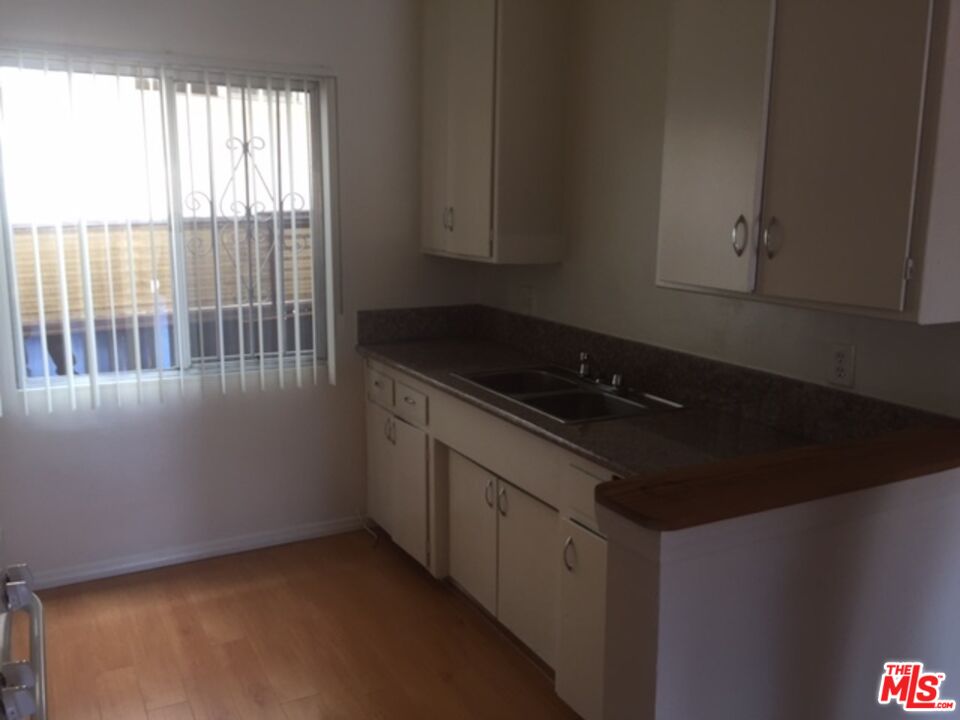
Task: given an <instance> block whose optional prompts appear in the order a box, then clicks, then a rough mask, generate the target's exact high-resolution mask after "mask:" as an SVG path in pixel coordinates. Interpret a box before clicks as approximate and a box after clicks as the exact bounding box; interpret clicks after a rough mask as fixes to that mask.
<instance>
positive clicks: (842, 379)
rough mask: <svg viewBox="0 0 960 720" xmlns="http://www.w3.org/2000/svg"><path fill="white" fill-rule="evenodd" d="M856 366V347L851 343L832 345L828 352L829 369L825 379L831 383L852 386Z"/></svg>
mask: <svg viewBox="0 0 960 720" xmlns="http://www.w3.org/2000/svg"><path fill="white" fill-rule="evenodd" d="M856 368H857V348H856V347H855V346H853V345H834V346H833V350H832V351H831V353H830V370H829V375H828V376H827V379H828V380H829V381H830V384H832V385H839V386H840V387H848V388H849V387H853V380H854V375H855V374H856Z"/></svg>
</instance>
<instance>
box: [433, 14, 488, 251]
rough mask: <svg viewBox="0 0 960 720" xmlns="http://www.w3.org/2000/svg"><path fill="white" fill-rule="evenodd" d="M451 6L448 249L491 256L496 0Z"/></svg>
mask: <svg viewBox="0 0 960 720" xmlns="http://www.w3.org/2000/svg"><path fill="white" fill-rule="evenodd" d="M443 1H444V2H446V3H448V4H449V5H450V8H449V10H448V18H449V24H448V28H449V38H448V43H447V47H448V48H449V49H450V52H449V56H448V63H449V65H448V79H449V86H448V97H449V103H450V104H449V115H448V117H449V125H450V127H449V133H450V145H449V156H448V159H449V165H448V169H447V172H448V178H449V184H450V198H451V203H450V206H451V214H450V217H449V227H450V231H451V232H450V235H451V237H450V238H449V239H448V242H447V250H448V251H449V252H451V253H455V254H457V255H467V256H472V257H485V258H486V257H490V256H491V255H492V254H493V245H492V236H491V231H492V222H493V215H492V206H491V193H492V188H493V113H494V103H493V93H494V69H495V67H496V49H497V43H496V22H497V2H496V0H443Z"/></svg>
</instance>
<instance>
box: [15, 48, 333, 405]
mask: <svg viewBox="0 0 960 720" xmlns="http://www.w3.org/2000/svg"><path fill="white" fill-rule="evenodd" d="M331 95H332V85H331V84H330V81H329V80H327V79H323V78H308V77H302V76H289V75H283V76H281V75H272V74H251V73H242V74H241V73H236V72H228V71H214V70H212V69H209V68H207V69H188V68H182V67H168V66H161V65H152V66H151V65H135V64H130V63H120V62H116V63H110V62H106V63H105V62H102V61H95V60H91V59H80V58H76V57H54V56H51V55H48V54H43V55H28V54H25V53H17V54H15V55H14V54H10V53H3V52H0V216H2V219H3V244H4V261H5V265H6V280H7V292H6V296H7V297H6V298H5V299H6V300H7V301H8V302H9V306H10V317H11V319H12V326H13V327H12V336H13V337H12V341H13V343H12V344H13V350H14V356H15V357H14V364H13V367H14V369H15V373H16V385H17V387H19V389H20V391H21V394H22V396H23V406H24V410H25V412H30V410H31V408H32V407H33V406H35V405H37V404H38V398H39V404H41V405H45V406H46V409H47V410H53V409H54V407H55V406H60V405H64V406H67V407H71V408H76V407H78V405H79V404H81V403H89V405H90V406H92V407H98V406H100V405H101V404H102V403H103V402H104V391H105V389H106V388H109V391H110V395H111V396H112V397H111V398H110V401H111V402H116V403H123V402H124V401H125V398H135V399H136V400H142V399H143V398H144V396H145V395H146V394H147V393H150V394H151V395H155V396H157V397H159V398H161V399H162V398H163V397H164V395H165V394H167V393H170V392H179V393H183V392H185V390H186V388H187V387H188V386H189V387H194V386H199V387H201V388H202V387H204V385H205V384H206V381H205V378H210V379H211V383H214V384H215V386H216V387H218V389H219V392H221V393H226V392H228V390H230V389H231V388H234V387H235V388H237V389H239V390H240V391H247V390H248V389H249V386H250V385H254V386H256V387H257V388H259V389H261V390H265V389H267V388H271V387H277V388H284V387H285V386H287V385H296V386H297V387H301V386H303V385H304V384H305V383H311V384H315V383H317V382H319V379H320V377H321V373H322V372H326V373H327V374H328V375H329V377H330V380H331V381H332V380H333V372H334V363H333V361H332V352H331V349H332V328H333V323H332V318H331V315H332V308H333V302H332V285H333V282H332V280H333V274H332V272H331V268H332V263H331V255H332V252H333V233H334V224H333V219H332V217H331V215H332V213H331V212H330V210H331V208H332V206H333V205H332V188H331V178H332V169H331V168H332V162H331V157H330V156H331V148H332V143H331V107H332V97H331ZM8 404H9V400H8Z"/></svg>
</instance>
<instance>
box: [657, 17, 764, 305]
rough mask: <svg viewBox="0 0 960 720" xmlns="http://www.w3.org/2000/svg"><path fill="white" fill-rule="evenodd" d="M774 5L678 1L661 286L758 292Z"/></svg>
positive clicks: (662, 203)
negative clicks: (762, 191) (678, 285)
mask: <svg viewBox="0 0 960 720" xmlns="http://www.w3.org/2000/svg"><path fill="white" fill-rule="evenodd" d="M772 12H773V10H772V0H724V2H704V0H673V2H671V3H670V13H671V16H670V39H669V58H668V67H667V73H668V76H667V107H666V124H665V128H664V155H663V177H662V186H661V199H660V237H659V255H658V280H659V281H660V282H666V283H680V284H685V285H695V286H699V287H709V288H717V289H722V290H738V291H744V292H749V291H751V290H752V289H753V284H754V277H755V269H756V247H757V238H758V237H759V219H760V218H759V216H760V187H761V182H762V180H761V178H762V174H763V150H764V136H765V128H764V121H765V108H766V101H767V88H768V78H769V59H768V58H769V55H770V35H771V28H772Z"/></svg>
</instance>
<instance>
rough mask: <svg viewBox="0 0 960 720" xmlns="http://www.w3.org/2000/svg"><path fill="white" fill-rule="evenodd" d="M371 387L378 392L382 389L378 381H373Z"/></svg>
mask: <svg viewBox="0 0 960 720" xmlns="http://www.w3.org/2000/svg"><path fill="white" fill-rule="evenodd" d="M373 386H374V387H375V388H376V389H377V390H379V389H380V388H382V387H383V385H382V384H381V382H380V381H379V380H374V381H373Z"/></svg>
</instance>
